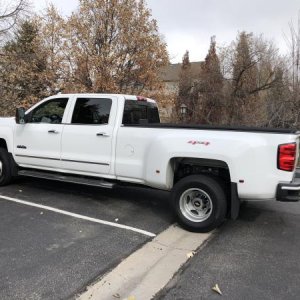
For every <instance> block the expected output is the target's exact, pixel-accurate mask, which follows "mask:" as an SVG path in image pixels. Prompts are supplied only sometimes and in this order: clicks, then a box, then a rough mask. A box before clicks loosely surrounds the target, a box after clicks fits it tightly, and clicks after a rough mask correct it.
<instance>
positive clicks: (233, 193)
mask: <svg viewBox="0 0 300 300" xmlns="http://www.w3.org/2000/svg"><path fill="white" fill-rule="evenodd" d="M167 170H168V174H167V177H168V178H169V184H170V185H171V186H174V185H175V184H176V183H177V182H178V181H179V180H180V179H183V178H185V177H187V176H190V175H196V174H202V175H207V176H210V177H213V178H215V179H217V180H218V181H219V182H221V184H222V186H223V188H224V190H225V192H226V196H227V204H228V205H227V208H228V210H227V215H228V217H230V218H231V219H236V218H237V217H238V214H239V207H240V200H239V198H238V186H237V184H236V183H235V182H232V180H231V174H230V168H229V165H228V163H227V162H225V161H223V160H218V159H210V158H197V157H173V158H171V159H170V160H169V165H168V168H167Z"/></svg>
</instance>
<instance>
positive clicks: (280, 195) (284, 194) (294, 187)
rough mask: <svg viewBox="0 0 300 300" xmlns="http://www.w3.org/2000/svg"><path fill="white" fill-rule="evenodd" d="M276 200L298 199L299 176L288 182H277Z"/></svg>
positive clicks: (299, 194) (293, 200)
mask: <svg viewBox="0 0 300 300" xmlns="http://www.w3.org/2000/svg"><path fill="white" fill-rule="evenodd" d="M276 200H277V201H282V202H297V201H300V178H295V179H294V180H293V181H292V182H290V183H279V184H278V186H277V193H276Z"/></svg>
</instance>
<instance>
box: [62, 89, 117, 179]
mask: <svg viewBox="0 0 300 300" xmlns="http://www.w3.org/2000/svg"><path fill="white" fill-rule="evenodd" d="M116 111H117V99H116V98H115V97H101V96H98V95H95V96H89V97H81V96H80V97H77V98H76V99H74V105H73V113H72V116H71V117H70V120H69V122H68V124H66V126H65V128H64V131H63V136H62V152H61V159H62V165H63V169H64V170H66V171H67V172H68V171H71V172H72V171H73V172H74V171H75V172H80V173H82V174H87V175H95V174H108V173H109V171H110V167H111V160H112V143H113V130H114V123H115V118H116Z"/></svg>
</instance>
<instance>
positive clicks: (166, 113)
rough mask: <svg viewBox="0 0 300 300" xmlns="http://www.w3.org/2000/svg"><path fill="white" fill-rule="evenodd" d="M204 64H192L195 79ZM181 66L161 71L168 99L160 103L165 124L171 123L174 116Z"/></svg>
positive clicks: (176, 65)
mask: <svg viewBox="0 0 300 300" xmlns="http://www.w3.org/2000/svg"><path fill="white" fill-rule="evenodd" d="M202 64H203V62H202V61H197V62H191V74H192V77H193V78H195V79H196V78H197V77H198V76H199V74H200V72H201V66H202ZM181 65H182V64H181V63H177V64H170V65H168V66H166V67H164V68H162V69H161V71H160V77H161V79H162V81H163V83H164V88H165V95H166V97H165V98H166V99H164V100H163V101H160V103H159V107H160V114H161V117H162V121H164V122H167V121H170V120H171V117H172V114H173V110H174V97H176V96H177V94H178V88H179V78H180V71H181Z"/></svg>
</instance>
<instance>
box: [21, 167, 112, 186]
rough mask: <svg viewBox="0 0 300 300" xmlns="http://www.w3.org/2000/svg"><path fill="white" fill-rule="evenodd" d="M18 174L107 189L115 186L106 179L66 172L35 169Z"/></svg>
mask: <svg viewBox="0 0 300 300" xmlns="http://www.w3.org/2000/svg"><path fill="white" fill-rule="evenodd" d="M18 175H20V176H27V177H35V178H42V179H48V180H54V181H63V182H69V183H76V184H83V185H89V186H96V187H101V188H107V189H112V188H113V187H114V183H111V182H108V181H105V180H103V179H95V178H87V177H77V176H73V175H66V174H57V173H50V172H49V173H48V172H42V171H34V170H20V171H19V172H18Z"/></svg>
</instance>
